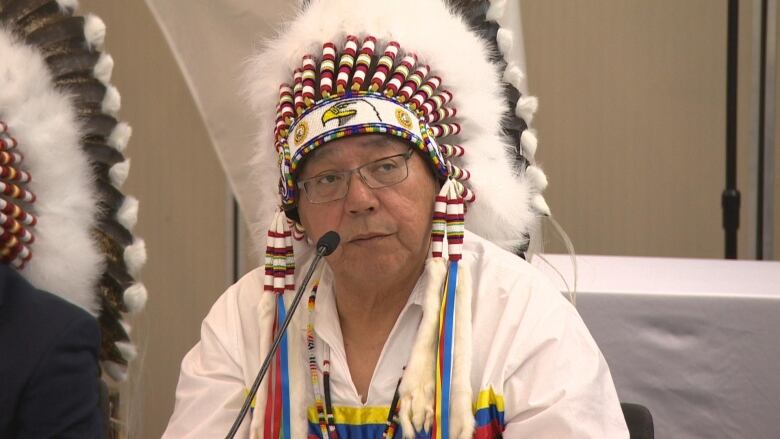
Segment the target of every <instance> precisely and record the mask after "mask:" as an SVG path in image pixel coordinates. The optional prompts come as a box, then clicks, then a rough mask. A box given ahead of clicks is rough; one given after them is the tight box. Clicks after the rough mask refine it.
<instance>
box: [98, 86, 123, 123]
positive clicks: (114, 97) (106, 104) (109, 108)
mask: <svg viewBox="0 0 780 439" xmlns="http://www.w3.org/2000/svg"><path fill="white" fill-rule="evenodd" d="M121 106H122V96H121V95H120V94H119V90H117V89H116V87H114V86H113V85H109V86H108V87H106V94H105V95H103V104H102V110H103V112H104V113H107V114H110V115H112V116H116V114H117V113H119V107H121Z"/></svg>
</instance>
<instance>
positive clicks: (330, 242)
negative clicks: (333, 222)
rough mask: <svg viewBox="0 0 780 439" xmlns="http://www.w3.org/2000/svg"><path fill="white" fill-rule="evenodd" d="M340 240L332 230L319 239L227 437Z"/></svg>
mask: <svg viewBox="0 0 780 439" xmlns="http://www.w3.org/2000/svg"><path fill="white" fill-rule="evenodd" d="M339 241H340V237H339V234H338V233H336V232H334V231H332V230H331V231H330V232H327V233H325V234H324V235H322V238H320V240H319V241H317V254H316V256H314V260H313V261H311V264H309V271H307V272H306V276H304V278H303V282H301V286H300V287H299V288H298V292H297V293H295V297H294V298H293V301H292V303H290V309H289V311H287V316H286V318H285V319H284V323H283V324H282V327H281V328H280V329H279V332H278V333H277V334H276V337H275V338H274V342H273V344H271V350H270V351H268V355H266V356H265V360H263V365H262V366H261V367H260V371H259V372H258V373H257V377H256V378H255V382H254V384H252V388H251V389H250V390H249V395H247V397H246V399H245V400H244V405H243V406H242V407H241V411H240V412H239V413H238V417H237V418H236V420H235V422H233V426H232V427H231V428H230V431H229V432H228V434H227V436H225V439H233V438H234V437H235V436H236V433H237V432H238V428H239V427H240V426H241V422H243V420H244V418H245V417H246V414H247V413H248V412H249V407H250V406H251V405H252V400H254V399H255V395H257V390H258V389H259V388H260V383H261V382H262V381H263V377H265V374H266V373H267V372H268V368H269V367H270V366H271V359H273V357H274V354H276V351H277V349H279V345H280V344H281V342H282V336H283V335H284V333H285V331H287V327H288V326H290V322H291V321H292V317H293V314H294V313H295V310H296V309H297V308H298V304H299V303H300V301H301V297H303V292H304V291H305V290H306V286H307V285H308V284H309V281H310V280H311V276H312V275H313V274H314V270H315V269H316V268H317V265H319V262H320V260H321V259H322V258H323V257H324V256H328V255H329V254H331V253H333V251H334V250H336V247H338V245H339Z"/></svg>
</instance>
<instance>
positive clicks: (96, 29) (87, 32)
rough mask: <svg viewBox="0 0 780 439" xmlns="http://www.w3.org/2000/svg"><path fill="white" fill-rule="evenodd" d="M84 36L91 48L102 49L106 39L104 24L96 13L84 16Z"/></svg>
mask: <svg viewBox="0 0 780 439" xmlns="http://www.w3.org/2000/svg"><path fill="white" fill-rule="evenodd" d="M84 38H85V39H86V40H87V44H89V46H90V47H91V48H93V49H96V50H102V49H103V43H105V41H106V24H105V23H104V22H103V20H101V19H100V17H98V16H97V15H93V14H89V15H87V16H86V17H84Z"/></svg>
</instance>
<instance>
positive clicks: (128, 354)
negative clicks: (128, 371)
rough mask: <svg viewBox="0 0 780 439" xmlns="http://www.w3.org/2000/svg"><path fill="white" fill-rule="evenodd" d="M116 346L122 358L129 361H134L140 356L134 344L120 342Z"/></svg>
mask: <svg viewBox="0 0 780 439" xmlns="http://www.w3.org/2000/svg"><path fill="white" fill-rule="evenodd" d="M114 345H115V346H116V348H117V349H118V350H119V353H120V354H122V358H124V359H125V360H127V361H133V360H135V357H137V356H138V351H137V350H136V348H135V346H133V344H132V343H128V342H125V341H118V342H116V343H114Z"/></svg>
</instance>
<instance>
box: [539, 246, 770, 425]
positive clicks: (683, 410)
mask: <svg viewBox="0 0 780 439" xmlns="http://www.w3.org/2000/svg"><path fill="white" fill-rule="evenodd" d="M545 258H546V259H547V260H548V261H549V262H550V263H551V264H552V265H553V266H555V267H556V268H557V269H558V271H559V272H560V274H559V273H556V272H555V271H554V270H553V269H552V268H550V266H549V265H547V264H545V263H544V262H543V261H541V260H540V259H536V260H535V261H534V264H535V265H537V266H538V267H539V268H540V269H542V270H543V271H546V272H547V273H548V274H549V276H550V277H551V278H554V279H555V280H556V281H557V282H558V284H559V285H560V286H561V289H562V290H564V291H566V287H565V284H564V282H563V280H562V279H561V274H562V275H563V277H564V278H565V279H567V281H568V283H569V284H570V285H571V283H572V280H573V276H572V268H571V267H572V264H571V260H570V258H569V256H564V255H546V256H545ZM577 265H578V275H579V276H578V277H579V279H578V283H579V285H578V294H577V308H578V309H579V311H580V314H581V315H582V317H583V319H584V320H585V323H586V324H587V325H588V327H589V328H590V331H591V333H592V334H593V337H594V338H595V339H596V342H597V343H598V344H599V346H600V347H601V350H602V351H603V352H604V356H605V357H606V358H607V361H608V363H609V365H610V369H611V371H612V376H613V378H614V380H615V384H616V386H617V390H618V394H619V396H620V399H621V401H624V402H634V403H639V404H642V405H644V406H646V407H648V408H649V409H650V411H651V413H652V414H653V418H654V422H655V432H656V438H662V439H663V438H683V439H685V438H749V439H764V438H765V439H778V438H780V262H757V261H723V260H691V259H665V258H635V257H604V256H578V257H577Z"/></svg>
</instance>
